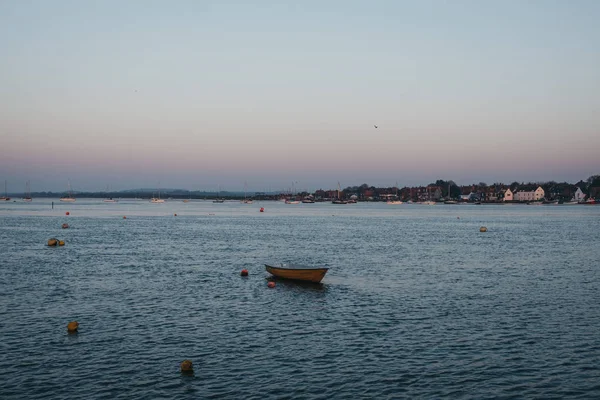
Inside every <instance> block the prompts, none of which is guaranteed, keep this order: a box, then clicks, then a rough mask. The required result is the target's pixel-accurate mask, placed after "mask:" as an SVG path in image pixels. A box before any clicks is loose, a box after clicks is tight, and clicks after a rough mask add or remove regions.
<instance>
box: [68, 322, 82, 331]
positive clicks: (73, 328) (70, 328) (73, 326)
mask: <svg viewBox="0 0 600 400" xmlns="http://www.w3.org/2000/svg"><path fill="white" fill-rule="evenodd" d="M77 328H79V322H77V321H71V322H69V323H68V324H67V331H68V332H70V333H74V332H77Z"/></svg>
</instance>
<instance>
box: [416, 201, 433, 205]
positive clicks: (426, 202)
mask: <svg viewBox="0 0 600 400" xmlns="http://www.w3.org/2000/svg"><path fill="white" fill-rule="evenodd" d="M419 204H423V205H424V206H435V201H431V200H428V201H421V202H419Z"/></svg>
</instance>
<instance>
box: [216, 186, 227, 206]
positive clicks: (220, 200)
mask: <svg viewBox="0 0 600 400" xmlns="http://www.w3.org/2000/svg"><path fill="white" fill-rule="evenodd" d="M213 203H225V199H221V185H219V191H218V192H217V198H216V199H214V200H213Z"/></svg>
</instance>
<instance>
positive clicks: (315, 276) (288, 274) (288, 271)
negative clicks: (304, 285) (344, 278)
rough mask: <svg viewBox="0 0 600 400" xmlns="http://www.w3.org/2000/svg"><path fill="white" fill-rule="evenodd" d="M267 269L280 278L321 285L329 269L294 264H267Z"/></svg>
mask: <svg viewBox="0 0 600 400" xmlns="http://www.w3.org/2000/svg"><path fill="white" fill-rule="evenodd" d="M265 269H266V270H267V272H269V273H270V274H271V275H273V276H276V277H278V278H284V279H293V280H298V281H308V282H315V283H319V282H321V280H322V279H323V277H324V276H325V274H326V273H327V270H328V269H329V268H314V267H307V266H303V265H293V264H265Z"/></svg>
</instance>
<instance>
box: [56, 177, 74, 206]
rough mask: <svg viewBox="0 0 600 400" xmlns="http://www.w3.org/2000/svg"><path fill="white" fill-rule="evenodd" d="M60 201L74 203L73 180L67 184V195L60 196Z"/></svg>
mask: <svg viewBox="0 0 600 400" xmlns="http://www.w3.org/2000/svg"><path fill="white" fill-rule="evenodd" d="M60 201H62V202H65V203H74V202H75V197H73V193H72V192H71V181H69V182H68V184H67V195H66V196H63V197H61V198H60Z"/></svg>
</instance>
